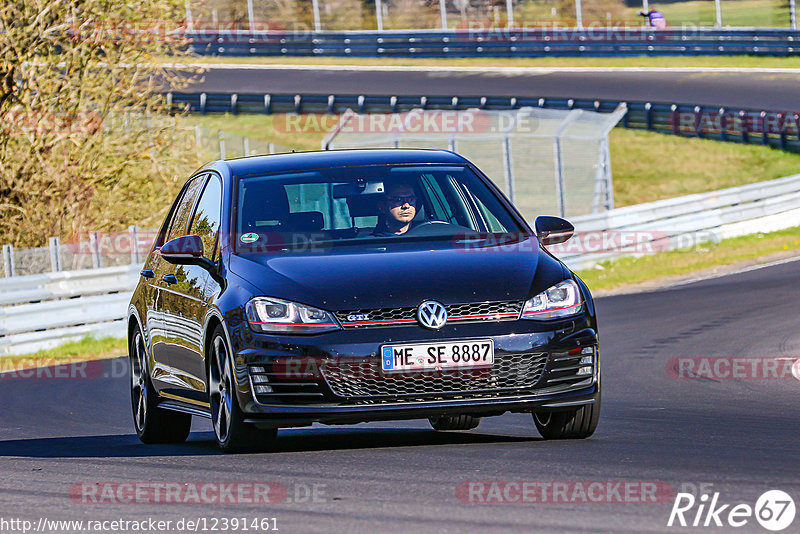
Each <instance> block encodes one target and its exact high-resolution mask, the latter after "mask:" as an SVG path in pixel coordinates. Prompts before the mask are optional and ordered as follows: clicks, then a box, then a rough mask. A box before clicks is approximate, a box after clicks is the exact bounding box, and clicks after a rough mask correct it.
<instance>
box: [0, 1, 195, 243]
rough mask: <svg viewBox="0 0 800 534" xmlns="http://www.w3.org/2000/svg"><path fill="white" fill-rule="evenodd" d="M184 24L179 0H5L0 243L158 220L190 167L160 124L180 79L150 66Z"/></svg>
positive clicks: (174, 45)
mask: <svg viewBox="0 0 800 534" xmlns="http://www.w3.org/2000/svg"><path fill="white" fill-rule="evenodd" d="M182 18H183V2H182V1H179V0H137V1H136V2H132V1H130V0H123V1H116V0H47V1H43V0H4V2H3V4H2V6H0V242H4V243H9V242H10V243H13V244H15V245H22V246H39V245H42V244H43V243H44V242H46V241H47V237H48V236H52V235H60V236H67V235H70V234H80V233H82V232H84V231H86V230H88V229H94V230H112V229H118V228H119V227H121V226H124V225H126V224H132V223H140V224H141V223H146V222H147V220H148V219H153V217H155V215H154V214H153V213H152V212H156V215H161V214H160V213H159V212H160V211H163V204H166V203H168V202H169V199H166V200H164V199H162V198H161V196H162V195H163V194H164V192H165V189H167V190H174V189H175V187H176V186H177V181H178V178H179V170H180V172H183V171H184V170H185V169H186V168H187V165H192V164H194V161H191V162H190V160H189V159H187V158H186V157H183V156H182V155H181V152H184V153H185V152H186V151H185V150H183V151H179V150H177V145H176V140H177V138H176V132H175V131H174V129H173V128H172V126H171V122H170V121H165V120H161V119H159V118H160V117H166V115H165V113H166V112H167V110H166V109H165V101H164V98H163V96H162V94H161V93H162V91H163V90H164V89H165V88H167V87H173V86H178V85H180V84H181V83H184V82H185V78H184V77H183V76H182V75H179V73H176V72H174V71H168V70H165V69H164V68H162V67H159V66H157V65H156V64H155V63H154V61H153V58H154V56H156V55H162V54H167V53H175V52H179V51H180V50H181V49H182V48H183V45H184V44H185V43H184V41H183V37H182V36H181V34H180V32H175V31H174V30H176V29H179V28H180V26H179V22H180V21H181V20H182ZM145 178H146V179H145ZM148 206H154V207H153V208H150V210H148V209H147V207H148ZM156 220H157V219H156Z"/></svg>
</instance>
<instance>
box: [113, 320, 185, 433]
mask: <svg viewBox="0 0 800 534" xmlns="http://www.w3.org/2000/svg"><path fill="white" fill-rule="evenodd" d="M128 354H129V361H130V364H131V408H132V409H133V424H134V426H135V428H136V435H137V436H139V439H140V440H141V441H142V442H143V443H180V442H182V441H186V438H187V437H188V436H189V430H190V429H191V427H192V416H191V415H188V414H183V413H177V412H171V411H169V410H164V409H163V408H159V407H158V397H157V394H156V391H155V389H154V388H153V384H152V382H151V381H150V372H149V365H148V358H147V349H146V347H145V344H144V336H142V332H141V330H139V328H138V327H137V328H136V331H135V333H134V335H133V337H132V339H131V342H130V347H129V353H128Z"/></svg>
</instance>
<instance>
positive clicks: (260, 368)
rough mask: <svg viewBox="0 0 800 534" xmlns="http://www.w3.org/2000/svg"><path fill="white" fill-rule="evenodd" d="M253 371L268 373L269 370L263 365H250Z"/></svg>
mask: <svg viewBox="0 0 800 534" xmlns="http://www.w3.org/2000/svg"><path fill="white" fill-rule="evenodd" d="M250 372H251V373H266V372H267V370H266V369H264V366H263V365H251V366H250Z"/></svg>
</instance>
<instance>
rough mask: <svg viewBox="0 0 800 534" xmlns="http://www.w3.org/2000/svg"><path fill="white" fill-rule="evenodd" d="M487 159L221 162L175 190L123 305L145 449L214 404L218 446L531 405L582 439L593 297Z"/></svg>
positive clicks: (342, 157) (548, 224) (344, 156)
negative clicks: (495, 178)
mask: <svg viewBox="0 0 800 534" xmlns="http://www.w3.org/2000/svg"><path fill="white" fill-rule="evenodd" d="M535 227H536V229H535V232H534V231H532V230H531V228H530V227H529V226H528V224H527V223H526V222H525V220H524V219H523V218H522V217H521V216H520V214H519V213H518V212H517V210H516V209H515V208H514V207H513V206H512V205H511V203H510V202H509V201H508V199H507V198H506V197H505V196H504V195H503V194H502V193H501V191H499V190H498V188H497V187H495V185H494V184H493V183H492V181H491V180H490V179H488V178H487V177H486V176H485V175H484V174H483V173H481V171H480V170H478V169H477V168H476V167H475V166H474V165H472V164H471V163H470V162H469V161H467V160H466V159H464V158H463V157H461V156H459V155H457V154H454V153H452V152H447V151H440V150H404V149H387V150H346V151H325V152H307V153H296V154H295V153H293V154H281V155H270V156H259V157H250V158H243V159H238V160H229V161H216V162H213V163H210V164H208V165H206V166H205V167H203V168H202V169H200V170H199V171H197V172H196V173H195V174H194V175H193V176H192V177H191V178H190V179H189V180H188V181H187V182H186V185H185V186H184V187H183V190H182V191H181V192H180V194H179V195H178V198H177V199H176V200H175V202H174V204H173V206H172V208H171V210H170V212H169V215H168V216H167V218H166V220H165V221H164V224H163V225H162V227H161V229H160V231H159V234H158V237H157V239H156V241H155V243H154V245H153V249H152V251H151V252H150V254H149V256H148V257H147V260H146V262H145V264H144V266H143V270H142V273H141V278H140V281H139V284H138V286H137V288H136V290H135V292H134V294H133V298H132V300H131V303H130V307H129V312H128V337H129V346H130V364H131V378H132V382H131V400H132V407H133V417H134V423H135V426H136V432H137V434H138V436H139V438H140V439H141V440H142V441H143V442H146V443H154V442H175V441H182V440H184V439H186V437H187V435H188V433H189V428H190V425H191V416H192V415H199V416H204V417H210V418H211V420H212V423H213V427H214V431H215V434H216V438H217V440H218V442H219V445H220V447H221V448H222V449H223V450H226V451H235V450H251V449H260V448H263V447H265V446H268V445H269V444H270V443H271V442H272V441H273V440H274V439H275V437H276V435H277V429H278V428H281V427H297V426H308V425H311V424H312V423H315V422H317V423H325V424H351V423H359V422H365V421H376V420H398V419H418V418H427V419H429V420H430V423H431V425H432V426H433V428H435V429H437V430H466V429H470V428H474V427H476V426H477V425H478V423H479V422H480V418H481V417H484V416H493V415H501V414H503V413H505V412H509V411H510V412H525V413H531V414H532V415H533V422H534V423H535V425H536V427H537V428H538V429H539V432H540V433H541V434H542V436H544V437H545V438H548V439H557V438H585V437H588V436H590V435H591V434H592V433H593V432H594V430H595V427H596V426H597V423H598V418H599V413H600V362H599V359H598V349H597V343H598V335H597V323H596V320H595V312H594V304H593V301H592V297H591V295H590V293H589V290H588V288H587V287H586V285H585V284H584V283H583V282H582V281H581V280H580V279H579V278H578V277H577V276H576V275H575V274H573V273H572V272H571V271H570V270H569V269H568V268H567V267H566V266H565V265H564V264H563V263H561V262H560V261H559V260H558V259H556V258H555V257H553V256H552V255H551V254H550V253H549V252H548V251H547V250H546V249H545V248H544V247H543V246H542V245H547V244H551V243H558V242H562V241H564V240H566V239H568V238H569V237H570V236H571V235H572V232H573V228H572V226H571V225H570V224H569V223H567V222H566V221H564V220H562V219H558V218H555V217H539V218H537V220H536V223H535Z"/></svg>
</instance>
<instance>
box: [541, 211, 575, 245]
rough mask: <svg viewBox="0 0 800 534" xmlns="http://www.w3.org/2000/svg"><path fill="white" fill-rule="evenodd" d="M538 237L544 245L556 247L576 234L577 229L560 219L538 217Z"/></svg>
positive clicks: (545, 216)
mask: <svg viewBox="0 0 800 534" xmlns="http://www.w3.org/2000/svg"><path fill="white" fill-rule="evenodd" d="M534 226H535V227H536V237H538V238H539V242H540V243H541V244H542V245H555V244H556V243H563V242H564V241H566V240H567V239H569V238H570V237H572V234H574V233H575V227H574V226H572V224H570V223H569V221H565V220H564V219H562V218H560V217H550V216H548V215H541V216H539V217H536V222H535V223H534Z"/></svg>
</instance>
